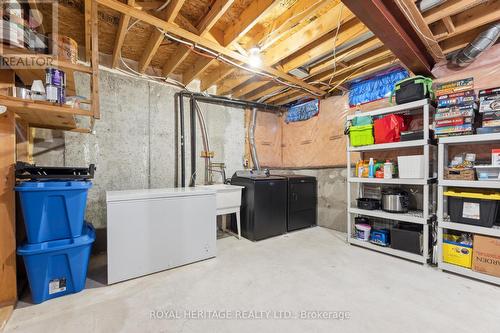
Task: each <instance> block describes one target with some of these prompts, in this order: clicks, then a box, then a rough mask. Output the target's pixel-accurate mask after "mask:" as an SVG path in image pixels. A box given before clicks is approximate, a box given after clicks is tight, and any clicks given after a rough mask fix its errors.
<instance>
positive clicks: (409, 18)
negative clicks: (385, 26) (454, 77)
mask: <svg viewBox="0 0 500 333" xmlns="http://www.w3.org/2000/svg"><path fill="white" fill-rule="evenodd" d="M396 2H397V3H398V4H399V7H400V8H401V9H402V10H403V12H404V14H405V15H406V17H407V18H408V21H409V22H410V24H411V25H412V26H413V28H414V29H415V30H416V31H417V32H418V33H419V34H420V36H422V37H423V38H424V42H425V44H426V45H427V47H428V48H429V49H431V50H432V48H431V46H430V45H429V42H427V40H429V41H431V42H432V43H433V44H436V45H437V46H438V48H439V49H441V46H440V45H439V42H438V41H436V40H435V39H432V38H429V37H427V36H426V35H425V34H424V33H423V32H422V30H420V29H419V27H418V26H417V24H416V23H415V22H414V21H415V18H414V17H413V15H412V14H411V11H410V9H409V8H408V6H407V5H406V4H405V3H404V2H401V0H396ZM432 53H434V52H432ZM434 55H435V56H436V58H438V59H446V57H442V56H439V55H437V54H434Z"/></svg>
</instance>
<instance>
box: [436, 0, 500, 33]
mask: <svg viewBox="0 0 500 333" xmlns="http://www.w3.org/2000/svg"><path fill="white" fill-rule="evenodd" d="M499 18H500V0H494V1H490V2H488V3H485V4H483V5H479V6H476V7H474V8H471V9H469V10H467V11H465V12H462V13H459V14H457V15H455V16H454V17H453V21H452V22H451V25H452V28H453V31H452V32H449V31H448V27H447V26H446V25H445V24H443V25H436V27H435V28H434V29H433V33H434V34H435V35H437V36H439V37H437V39H438V41H442V40H444V39H446V38H450V37H453V36H456V35H458V34H461V33H464V32H467V31H469V30H472V29H475V28H478V27H481V26H484V25H486V24H488V23H492V22H496V21H498V19H499ZM450 21H451V18H450ZM443 22H444V19H443ZM469 42H470V41H469Z"/></svg>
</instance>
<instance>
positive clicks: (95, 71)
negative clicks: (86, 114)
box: [91, 1, 101, 119]
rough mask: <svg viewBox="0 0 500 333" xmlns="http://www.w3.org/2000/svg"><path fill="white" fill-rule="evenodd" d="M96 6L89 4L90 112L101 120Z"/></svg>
mask: <svg viewBox="0 0 500 333" xmlns="http://www.w3.org/2000/svg"><path fill="white" fill-rule="evenodd" d="M97 7H98V5H97V2H96V1H92V2H91V13H92V15H91V23H92V25H91V28H92V29H91V32H92V86H91V94H92V96H91V100H92V112H93V114H94V118H95V119H100V118H101V110H100V107H99V21H98V17H99V16H98V9H97Z"/></svg>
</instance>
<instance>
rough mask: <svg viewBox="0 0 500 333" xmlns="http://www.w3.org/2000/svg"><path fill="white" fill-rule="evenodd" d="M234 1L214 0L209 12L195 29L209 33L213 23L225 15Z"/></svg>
mask: <svg viewBox="0 0 500 333" xmlns="http://www.w3.org/2000/svg"><path fill="white" fill-rule="evenodd" d="M234 1H235V0H216V1H215V3H214V4H213V5H212V7H211V8H210V11H209V12H208V14H207V15H205V16H204V17H203V19H202V20H201V21H200V23H198V25H197V27H198V30H200V31H210V30H211V29H212V28H213V26H214V25H215V23H217V21H218V20H219V19H220V18H221V17H222V15H224V14H225V13H226V11H227V10H228V9H229V8H230V7H231V5H232V4H233V3H234Z"/></svg>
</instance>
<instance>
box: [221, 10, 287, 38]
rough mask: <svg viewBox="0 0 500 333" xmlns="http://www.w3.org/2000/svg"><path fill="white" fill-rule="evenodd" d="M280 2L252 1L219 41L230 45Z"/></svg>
mask: <svg viewBox="0 0 500 333" xmlns="http://www.w3.org/2000/svg"><path fill="white" fill-rule="evenodd" d="M278 4H279V1H274V0H254V1H252V3H251V5H250V6H248V7H247V8H246V9H245V10H244V11H243V12H242V13H241V15H240V16H239V17H238V19H237V20H236V21H235V22H233V23H232V24H231V25H230V26H228V27H227V28H226V30H225V31H224V39H223V40H221V41H219V42H220V44H221V45H222V46H228V45H229V44H231V43H232V42H233V41H235V40H238V39H239V38H240V37H242V36H244V35H245V34H246V33H247V32H248V31H250V29H252V28H253V27H254V26H255V24H256V23H257V22H258V21H259V19H260V18H261V17H263V16H264V15H266V14H267V13H268V11H269V10H271V9H272V8H273V7H274V6H277V5H278Z"/></svg>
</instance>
